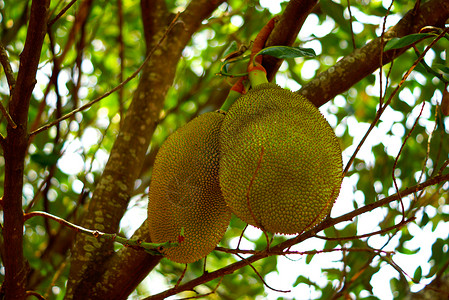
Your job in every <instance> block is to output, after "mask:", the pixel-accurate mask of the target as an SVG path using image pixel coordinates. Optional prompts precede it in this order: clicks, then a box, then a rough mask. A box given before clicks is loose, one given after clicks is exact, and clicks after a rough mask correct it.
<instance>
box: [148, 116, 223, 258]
mask: <svg viewBox="0 0 449 300" xmlns="http://www.w3.org/2000/svg"><path fill="white" fill-rule="evenodd" d="M223 118H224V115H223V114H221V113H218V112H209V113H205V114H203V115H200V116H199V117H197V118H195V119H193V120H192V121H190V122H189V123H187V124H186V125H184V126H183V127H181V128H180V129H178V130H177V131H176V132H174V133H173V134H172V135H170V136H169V137H168V138H167V140H166V141H165V142H164V144H163V145H162V147H161V149H160V150H159V152H158V154H157V156H156V161H155V164H154V168H153V174H152V178H151V184H150V191H149V203H148V223H149V229H150V237H151V240H152V242H155V243H163V242H177V241H178V240H179V236H180V234H181V232H182V231H183V238H181V240H183V241H181V243H180V244H179V245H178V246H175V247H170V248H167V249H165V250H163V251H164V255H165V256H166V257H167V258H169V259H171V260H173V261H175V262H179V263H190V262H194V261H196V260H198V259H200V258H202V257H204V256H206V255H207V254H208V253H209V252H211V251H212V250H213V249H214V248H215V246H216V245H217V244H218V242H219V241H220V239H221V238H222V237H223V235H224V233H225V231H226V229H227V226H228V224H229V222H230V218H231V213H230V211H229V210H228V208H227V207H226V204H225V201H224V199H223V196H222V194H221V191H220V186H219V181H218V160H219V153H218V150H219V149H218V148H219V146H218V136H219V129H220V125H221V123H222V121H223Z"/></svg>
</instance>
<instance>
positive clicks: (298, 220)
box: [219, 84, 342, 234]
mask: <svg viewBox="0 0 449 300" xmlns="http://www.w3.org/2000/svg"><path fill="white" fill-rule="evenodd" d="M220 150H221V159H220V170H219V178H220V186H221V189H222V192H223V196H224V198H225V201H226V203H227V204H228V205H229V207H230V208H231V209H232V211H233V212H234V213H235V214H236V215H237V216H238V217H239V218H241V219H242V220H243V221H245V222H247V223H248V224H251V225H253V226H256V227H259V228H262V229H263V230H265V231H268V232H272V233H282V234H296V233H300V232H302V231H304V230H306V229H309V228H311V227H313V226H315V225H316V224H318V223H319V222H320V221H322V220H323V219H324V218H325V217H326V215H327V214H328V213H329V212H330V210H331V208H332V205H333V203H334V201H335V199H336V198H337V196H338V194H339V191H340V186H341V181H342V157H341V149H340V145H339V142H338V140H337V138H336V136H335V134H334V132H333V130H332V128H331V127H330V125H329V124H328V123H327V121H326V120H325V118H324V117H323V116H322V115H321V113H320V112H319V110H318V109H317V108H316V107H315V106H314V105H313V104H312V103H311V102H309V101H308V100H307V99H305V98H304V97H302V96H299V95H297V94H294V93H292V92H290V91H287V90H284V89H282V88H280V87H278V86H277V85H275V84H261V85H258V86H256V87H254V88H253V89H252V90H250V91H249V92H248V93H247V94H246V95H244V96H242V97H240V98H239V99H238V100H237V101H236V102H235V103H234V105H233V106H231V108H230V109H229V111H228V112H227V114H226V117H225V119H224V121H223V124H222V129H221V134H220Z"/></svg>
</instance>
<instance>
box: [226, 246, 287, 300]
mask: <svg viewBox="0 0 449 300" xmlns="http://www.w3.org/2000/svg"><path fill="white" fill-rule="evenodd" d="M235 255H237V256H238V257H240V259H241V260H243V261H245V262H246V264H247V265H248V266H250V267H251V269H253V271H254V273H256V275H257V277H259V279H260V280H261V281H262V283H263V285H265V286H266V287H267V288H269V289H270V290H273V291H275V292H279V293H290V292H291V291H290V290H286V291H284V290H278V289H275V288H272V287H271V286H269V285H268V284H267V282H266V281H265V280H264V279H263V277H262V275H260V273H259V272H258V271H257V270H256V268H255V267H254V266H253V265H252V264H251V263H250V262H249V261H247V260H246V259H245V258H244V257H242V256H241V255H239V254H238V253H235Z"/></svg>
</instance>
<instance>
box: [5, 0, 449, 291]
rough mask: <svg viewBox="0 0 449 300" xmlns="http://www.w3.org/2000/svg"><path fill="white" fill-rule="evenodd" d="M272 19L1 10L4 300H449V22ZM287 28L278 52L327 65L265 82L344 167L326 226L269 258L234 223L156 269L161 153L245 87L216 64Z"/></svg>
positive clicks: (386, 13)
mask: <svg viewBox="0 0 449 300" xmlns="http://www.w3.org/2000/svg"><path fill="white" fill-rule="evenodd" d="M265 2H267V1H260V3H259V2H258V1H236V0H229V1H223V0H216V1H210V0H193V1H190V2H189V1H169V0H153V1H151V0H141V1H140V2H139V1H134V0H117V1H105V0H98V1H91V0H78V1H64V0H63V1H50V0H31V1H27V0H19V1H7V0H6V1H5V0H3V1H2V0H0V20H1V22H0V39H1V45H0V62H1V64H2V70H3V71H2V72H1V78H0V96H1V104H2V105H1V108H2V119H1V122H0V133H1V136H0V144H1V146H2V157H1V159H0V169H1V172H0V180H1V181H2V183H3V184H2V187H0V189H1V192H0V194H1V195H3V197H2V200H1V206H2V212H1V221H2V222H1V229H2V230H1V235H0V254H1V268H0V281H1V282H3V283H2V289H1V294H0V295H1V296H5V297H6V299H23V298H25V296H26V295H28V296H30V295H35V296H36V297H44V298H45V299H63V298H67V299H108V298H110V299H126V297H128V296H129V295H131V297H132V298H145V297H147V296H149V295H153V296H150V297H149V298H148V299H163V298H164V297H168V296H172V295H178V297H181V298H183V297H192V296H199V295H203V296H205V297H209V298H210V299H255V298H257V297H267V296H268V297H270V298H276V297H287V298H296V299H304V298H322V299H337V298H340V297H349V298H357V299H359V298H360V299H362V298H363V299H364V298H367V299H388V298H395V299H403V298H405V297H407V296H410V297H419V295H420V293H421V294H422V293H433V294H432V297H433V298H434V299H446V298H447V291H448V290H449V275H448V266H449V260H448V252H449V236H448V232H447V230H444V227H445V226H446V224H447V222H448V221H449V209H448V208H449V205H448V203H447V201H448V196H447V195H448V189H449V184H448V179H449V173H448V170H447V166H448V163H449V160H448V159H449V144H448V142H447V140H448V133H449V118H448V117H447V115H448V113H449V93H448V92H447V85H448V80H449V62H448V59H447V55H448V52H447V49H449V35H448V33H447V32H448V29H447V27H446V26H447V25H446V21H447V19H448V18H449V3H448V2H447V1H445V0H428V1H419V0H418V1H416V2H414V3H412V2H410V1H405V0H396V1H393V2H390V1H365V0H353V1H338V0H321V1H319V3H317V2H318V1H316V0H299V1H293V0H292V1H284V2H282V1H271V2H270V3H271V4H270V7H267V5H266V4H265ZM278 2H279V3H278ZM278 13H279V15H280V16H281V17H280V20H279V22H278V23H277V25H276V27H275V29H274V31H273V33H272V35H271V36H270V38H269V39H268V41H267V45H266V46H267V47H269V46H276V45H293V46H295V47H298V46H300V47H301V49H303V48H305V49H312V50H313V51H314V52H315V53H316V57H299V58H291V57H290V56H289V55H288V54H286V55H284V56H282V58H285V60H283V61H282V60H280V59H277V58H275V57H270V56H264V66H265V67H266V68H267V71H268V77H269V78H270V79H274V80H275V81H276V82H277V83H278V84H279V85H281V86H282V87H285V88H289V89H291V90H294V91H295V92H297V93H299V94H301V95H303V96H306V97H307V98H308V99H310V100H311V101H312V102H313V103H314V104H315V105H316V106H317V107H320V110H321V112H322V113H323V114H324V115H325V116H326V118H327V120H328V121H329V123H330V124H331V126H332V127H333V128H334V130H335V132H336V134H337V136H338V137H339V140H340V143H341V146H342V149H344V151H343V160H344V165H345V166H347V168H346V169H345V178H344V180H343V187H342V192H341V193H340V196H339V198H338V199H337V201H336V205H335V206H334V208H333V210H332V213H331V216H330V217H329V218H327V219H326V220H325V221H324V222H323V223H321V224H319V225H318V226H317V227H316V228H314V229H311V230H308V231H306V232H304V233H302V234H300V235H298V236H294V237H293V236H278V235H275V236H271V235H270V236H269V240H270V245H271V248H270V250H269V251H266V245H267V237H266V236H265V235H264V234H263V233H262V232H261V231H258V230H256V229H254V228H247V229H246V230H245V224H244V223H243V222H242V221H240V220H239V219H237V218H235V217H233V218H232V220H231V224H230V226H229V228H228V230H227V232H226V234H225V237H224V238H223V240H222V241H221V243H220V244H219V245H218V247H217V248H216V250H215V251H213V252H212V253H211V254H210V255H208V256H207V260H206V262H204V260H202V261H198V262H195V263H192V264H189V265H188V267H187V269H185V266H184V265H181V264H177V263H173V262H171V261H169V260H167V259H163V258H162V257H161V256H159V255H155V254H154V252H151V251H150V253H149V252H146V251H143V250H142V249H140V248H139V247H138V244H139V243H140V241H148V228H147V227H148V226H147V224H146V223H145V222H144V220H145V217H146V205H147V196H148V186H149V183H150V179H151V172H152V166H153V162H154V157H155V155H156V153H157V151H158V149H159V147H160V146H161V144H162V143H163V141H164V140H166V138H167V136H168V135H169V134H170V133H172V132H173V131H175V130H176V129H177V128H179V127H180V126H181V125H183V124H185V123H186V122H188V121H189V120H191V119H193V118H194V117H195V116H197V115H198V114H201V113H204V112H208V111H212V110H215V109H217V108H219V107H220V106H221V104H222V103H223V101H224V99H225V98H226V95H227V94H228V92H229V88H230V86H231V84H232V82H233V81H234V80H235V78H232V77H227V76H220V75H217V74H219V73H220V72H223V71H226V73H232V74H239V73H242V72H244V69H242V68H241V65H240V64H238V63H235V64H232V65H230V66H226V67H224V66H223V63H222V59H223V58H224V57H226V56H227V55H228V54H229V53H230V52H232V51H236V52H234V54H235V53H237V52H239V50H242V49H243V50H244V49H245V48H247V47H249V46H250V41H251V40H253V39H254V37H255V36H256V35H257V33H258V31H259V30H260V29H261V28H262V27H263V25H264V24H265V23H266V22H267V21H268V20H270V19H271V18H272V17H273V16H274V15H275V14H278ZM300 29H301V31H299V30H300ZM298 32H299V34H298ZM235 45H237V46H235ZM384 46H386V48H384ZM233 47H234V48H233ZM271 49H273V48H271ZM297 49H299V48H297ZM265 51H268V52H270V51H272V50H265ZM305 51H306V52H305V54H306V56H313V52H311V50H305ZM303 54H304V53H303ZM281 63H282V64H281ZM228 67H229V68H228ZM105 93H106V95H105ZM103 96H107V97H103ZM3 108H4V109H3ZM38 211H43V212H45V214H44V213H42V214H40V213H38ZM49 214H51V215H53V216H58V217H60V218H62V219H63V220H66V221H68V222H70V223H72V224H77V225H80V226H82V228H87V229H91V230H92V231H91V232H90V234H88V233H81V232H79V230H82V228H80V227H75V226H71V227H70V226H67V224H66V222H64V221H63V220H61V219H56V218H53V219H52V218H51V217H49ZM55 219H56V220H58V222H54V220H55ZM142 222H143V224H142V225H141V223H142ZM63 223H64V224H63ZM77 231H78V233H77ZM22 232H23V234H22ZM101 232H102V233H108V234H111V235H102V234H100V233H101ZM242 232H243V235H242ZM115 233H117V234H118V235H120V236H126V237H131V236H132V239H133V241H134V242H136V240H138V242H136V244H132V245H131V244H126V242H125V246H126V247H124V246H123V245H122V244H118V243H114V242H113V239H114V236H113V234H115ZM111 239H112V240H111ZM293 268H294V269H295V270H294V271H292V269H293ZM150 271H151V272H150ZM148 274H149V275H148ZM147 275H148V277H147ZM145 278H146V279H145ZM139 283H142V284H140V285H139ZM280 290H291V292H290V293H286V294H285V293H283V291H280ZM419 290H421V292H418V291H419ZM209 293H210V294H209ZM39 295H42V296H39ZM437 297H440V298H437Z"/></svg>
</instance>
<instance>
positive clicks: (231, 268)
mask: <svg viewBox="0 0 449 300" xmlns="http://www.w3.org/2000/svg"><path fill="white" fill-rule="evenodd" d="M445 181H449V174H445V175H438V176H435V177H432V178H431V179H429V180H427V181H425V182H423V183H420V184H417V185H415V186H412V187H409V188H406V189H404V190H402V191H401V195H402V196H407V195H409V194H413V193H415V192H417V191H420V190H422V189H424V188H426V187H428V186H431V185H435V184H438V183H441V182H445ZM397 199H398V195H397V194H394V195H391V196H388V197H385V198H383V199H381V200H379V201H376V202H374V203H371V204H367V205H365V206H363V207H360V208H358V209H355V210H354V211H351V212H349V213H347V214H345V215H342V216H340V217H337V218H327V219H326V220H324V221H323V222H322V223H320V224H318V225H317V226H315V227H314V228H312V229H310V230H308V231H306V232H304V233H303V234H301V235H299V236H296V237H295V238H292V239H289V240H286V241H284V242H282V243H280V244H278V245H275V246H273V247H272V248H271V249H270V252H267V251H260V252H255V253H254V254H253V255H252V256H250V257H248V258H246V259H245V260H246V261H247V262H251V263H252V262H255V261H258V260H261V259H264V258H266V257H268V256H271V255H275V253H280V252H285V251H283V250H284V249H287V248H289V247H291V246H293V245H296V244H298V243H301V242H303V241H305V240H307V239H309V238H311V237H315V236H316V234H317V233H318V232H320V231H322V230H324V229H326V228H329V227H331V226H334V225H335V224H339V223H342V222H346V221H350V220H352V219H353V218H355V217H356V216H358V215H361V214H363V213H366V212H370V211H372V210H374V209H376V208H378V207H382V206H384V205H387V204H388V203H390V202H393V201H396V200H397ZM384 253H386V252H384ZM245 265H246V262H245V261H237V262H235V263H233V264H230V265H228V266H226V267H223V268H221V269H218V270H216V271H213V272H209V273H207V274H203V275H201V276H200V277H197V278H195V279H192V280H191V281H189V282H186V283H184V284H182V285H180V286H178V287H176V288H171V289H168V290H166V291H164V292H162V293H159V294H156V295H152V296H150V297H147V298H145V300H155V299H165V298H167V297H169V296H171V295H176V294H178V293H180V292H183V291H187V290H192V289H193V288H194V287H195V286H198V285H200V284H203V283H204V282H207V281H211V280H213V279H216V278H219V277H222V276H224V275H227V274H232V273H234V272H235V271H236V270H238V269H240V268H242V267H244V266H245Z"/></svg>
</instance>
